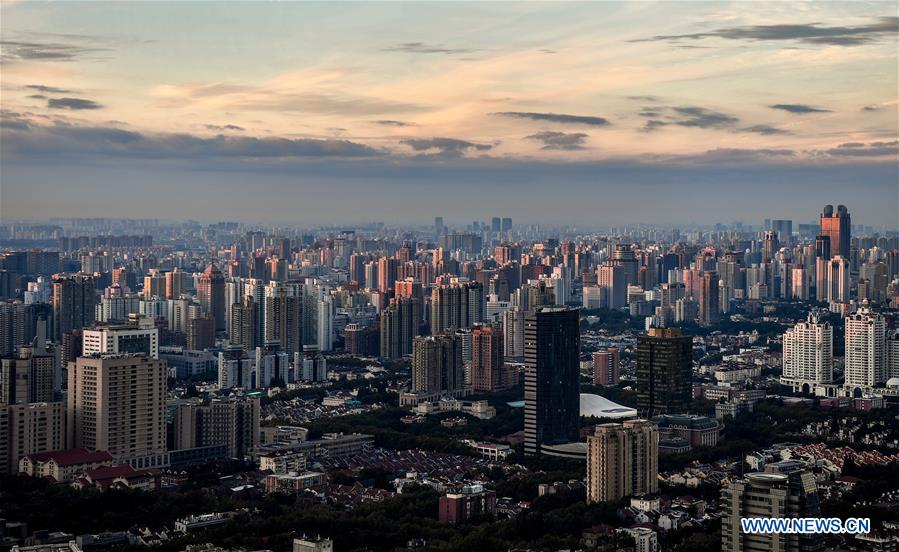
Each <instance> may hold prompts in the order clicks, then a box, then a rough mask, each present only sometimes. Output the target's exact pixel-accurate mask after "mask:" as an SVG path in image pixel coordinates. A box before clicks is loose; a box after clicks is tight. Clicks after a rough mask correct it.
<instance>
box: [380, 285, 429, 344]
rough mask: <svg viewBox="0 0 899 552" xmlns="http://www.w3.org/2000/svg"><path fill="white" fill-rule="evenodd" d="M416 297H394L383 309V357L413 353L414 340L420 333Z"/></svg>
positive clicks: (418, 308) (418, 309)
mask: <svg viewBox="0 0 899 552" xmlns="http://www.w3.org/2000/svg"><path fill="white" fill-rule="evenodd" d="M418 302H419V301H418V299H416V298H415V297H400V298H398V299H394V300H393V301H391V302H390V304H389V305H388V306H387V308H385V309H384V310H382V311H381V322H380V323H381V336H380V338H381V353H380V354H381V357H382V358H387V359H394V358H401V357H403V356H405V355H408V354H411V353H412V340H413V338H414V337H415V336H417V335H418V334H419V324H418V318H417V314H416V313H417V312H419V311H420V310H421V309H420V307H419V305H418Z"/></svg>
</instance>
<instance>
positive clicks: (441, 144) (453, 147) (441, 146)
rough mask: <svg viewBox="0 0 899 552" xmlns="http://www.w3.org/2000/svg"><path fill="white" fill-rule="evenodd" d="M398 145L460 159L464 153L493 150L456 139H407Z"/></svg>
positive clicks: (420, 151) (488, 145) (490, 145)
mask: <svg viewBox="0 0 899 552" xmlns="http://www.w3.org/2000/svg"><path fill="white" fill-rule="evenodd" d="M400 143H401V144H405V145H407V146H409V147H410V148H412V149H413V150H415V151H417V152H419V153H424V154H427V155H436V156H443V157H462V156H463V155H465V154H466V153H473V152H478V151H488V150H491V149H493V145H492V144H478V143H475V142H469V141H468V140H458V139H456V138H409V139H408V140H402V141H401V142H400Z"/></svg>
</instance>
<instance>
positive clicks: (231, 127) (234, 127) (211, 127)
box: [205, 125, 246, 132]
mask: <svg viewBox="0 0 899 552" xmlns="http://www.w3.org/2000/svg"><path fill="white" fill-rule="evenodd" d="M205 126H206V128H208V129H209V130H216V131H224V130H236V131H237V132H243V131H245V130H246V129H245V128H244V127H240V126H237V125H221V126H220V125H205Z"/></svg>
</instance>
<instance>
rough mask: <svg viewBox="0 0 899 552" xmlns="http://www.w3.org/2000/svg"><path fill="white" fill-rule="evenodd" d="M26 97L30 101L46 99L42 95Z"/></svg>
mask: <svg viewBox="0 0 899 552" xmlns="http://www.w3.org/2000/svg"><path fill="white" fill-rule="evenodd" d="M28 97H29V98H31V99H32V100H46V99H47V96H44V95H43V94H32V95H30V96H28Z"/></svg>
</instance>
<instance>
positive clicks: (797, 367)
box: [781, 312, 833, 393]
mask: <svg viewBox="0 0 899 552" xmlns="http://www.w3.org/2000/svg"><path fill="white" fill-rule="evenodd" d="M832 381H833V327H832V326H831V325H830V323H829V322H827V321H826V320H821V317H820V315H819V314H818V313H817V312H812V313H811V314H809V315H808V319H807V320H806V321H805V322H799V323H798V324H796V325H795V326H793V327H792V328H790V329H789V330H787V331H786V333H785V334H784V337H783V377H782V378H781V382H782V383H783V384H784V385H790V386H792V387H793V390H794V391H799V392H805V393H808V392H810V391H813V390H814V387H815V384H818V383H831V382H832Z"/></svg>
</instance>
